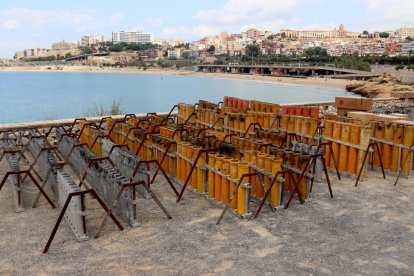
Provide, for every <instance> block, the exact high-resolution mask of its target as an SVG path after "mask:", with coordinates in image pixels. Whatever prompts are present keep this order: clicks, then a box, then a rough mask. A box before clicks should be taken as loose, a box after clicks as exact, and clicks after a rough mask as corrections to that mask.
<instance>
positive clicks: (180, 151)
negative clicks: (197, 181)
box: [175, 142, 183, 181]
mask: <svg viewBox="0 0 414 276" xmlns="http://www.w3.org/2000/svg"><path fill="white" fill-rule="evenodd" d="M177 153H178V155H182V154H183V143H182V142H178V144H177ZM178 155H177V167H176V171H177V173H176V176H175V177H176V178H177V179H178V180H179V181H181V168H182V159H181V157H179V156H178Z"/></svg>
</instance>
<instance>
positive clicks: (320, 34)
mask: <svg viewBox="0 0 414 276" xmlns="http://www.w3.org/2000/svg"><path fill="white" fill-rule="evenodd" d="M280 34H281V36H282V37H283V38H290V39H294V38H296V39H325V38H358V36H359V35H360V33H358V32H349V31H347V30H345V27H344V25H343V24H341V25H340V26H339V29H338V30H336V29H335V30H333V31H320V30H311V31H297V30H286V29H282V30H280Z"/></svg>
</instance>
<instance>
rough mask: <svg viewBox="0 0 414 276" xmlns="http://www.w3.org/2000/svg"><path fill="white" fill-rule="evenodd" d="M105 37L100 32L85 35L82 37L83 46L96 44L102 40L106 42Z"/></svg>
mask: <svg viewBox="0 0 414 276" xmlns="http://www.w3.org/2000/svg"><path fill="white" fill-rule="evenodd" d="M105 41H106V40H105V37H104V36H103V35H100V34H92V35H85V36H83V37H82V39H81V45H82V46H91V45H96V44H98V43H101V42H105Z"/></svg>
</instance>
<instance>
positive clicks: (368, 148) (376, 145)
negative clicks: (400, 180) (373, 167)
mask: <svg viewBox="0 0 414 276" xmlns="http://www.w3.org/2000/svg"><path fill="white" fill-rule="evenodd" d="M371 148H372V149H373V150H374V153H373V154H375V152H376V151H375V148H376V149H377V153H378V157H379V161H380V166H381V171H382V176H383V177H384V179H385V171H384V166H383V164H382V155H381V150H380V148H379V145H378V143H377V142H376V141H375V142H371V143H369V145H368V147H367V150H366V151H365V154H364V161H363V162H362V165H361V168H360V169H359V172H358V177H357V180H356V182H355V187H357V186H358V182H359V180H360V178H361V174H362V170H363V169H364V166H365V163H366V161H367V157H368V154H369V152H370V149H371Z"/></svg>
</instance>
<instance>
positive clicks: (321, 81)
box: [0, 65, 364, 90]
mask: <svg viewBox="0 0 414 276" xmlns="http://www.w3.org/2000/svg"><path fill="white" fill-rule="evenodd" d="M60 67H61V68H62V69H48V68H53V66H47V65H39V66H15V67H0V72H65V73H68V72H74V73H76V72H78V73H119V74H147V75H163V76H177V77H202V78H216V79H236V80H250V81H259V82H269V83H279V84H286V85H290V84H293V85H303V86H307V85H311V86H317V87H322V88H336V89H344V90H345V87H346V85H348V84H356V83H364V82H361V81H354V80H341V79H330V78H323V77H322V78H321V77H319V78H312V77H308V78H304V79H302V78H301V79H299V78H290V77H277V76H274V77H273V76H261V75H241V74H229V73H227V74H226V73H203V72H193V71H180V70H173V69H147V70H145V71H144V70H142V69H138V68H128V67H127V68H125V67H124V68H113V67H96V66H85V65H84V66H68V65H62V66H60Z"/></svg>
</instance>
